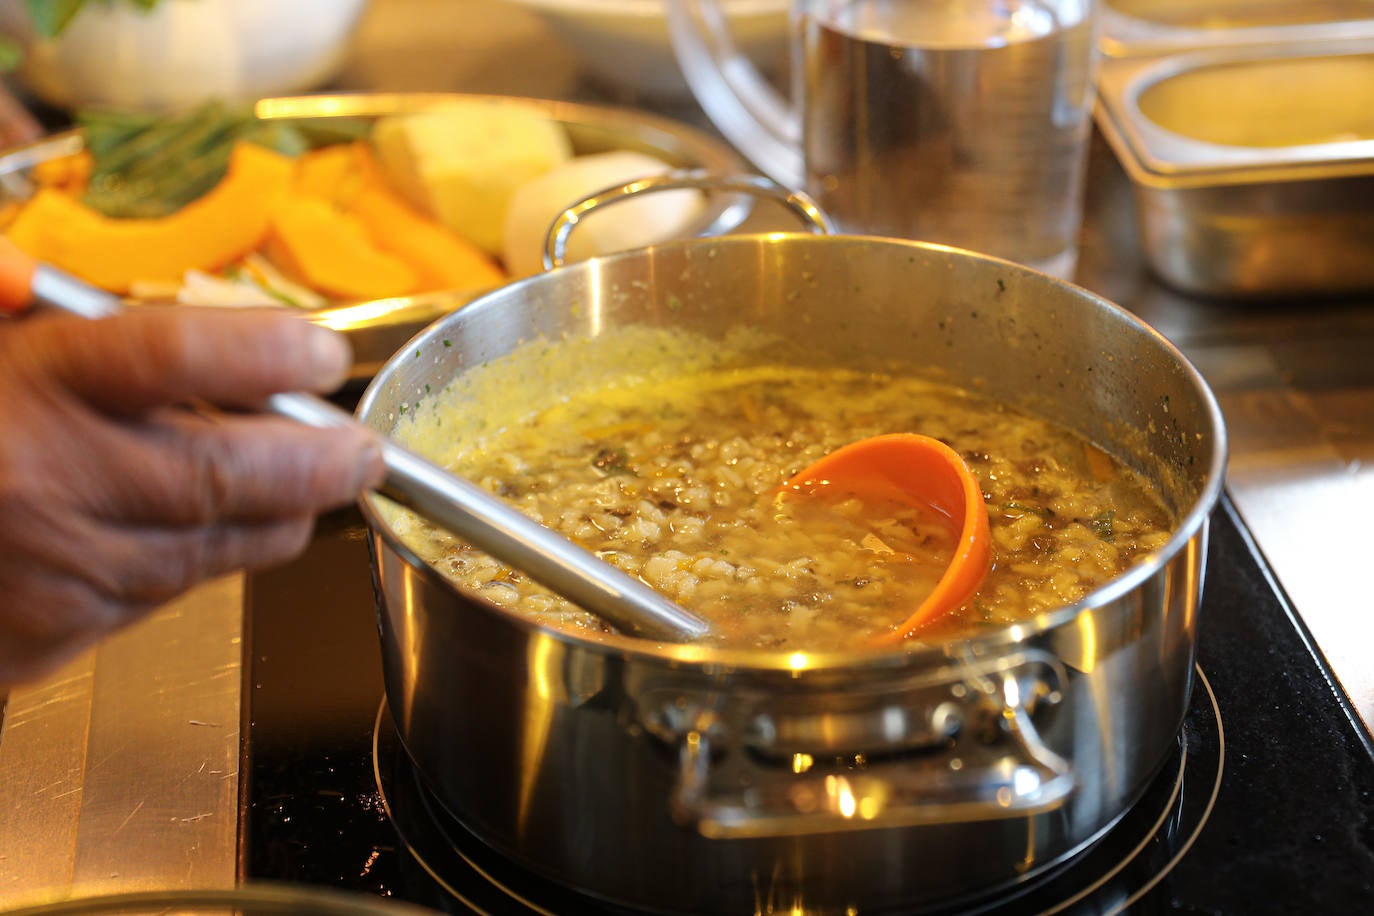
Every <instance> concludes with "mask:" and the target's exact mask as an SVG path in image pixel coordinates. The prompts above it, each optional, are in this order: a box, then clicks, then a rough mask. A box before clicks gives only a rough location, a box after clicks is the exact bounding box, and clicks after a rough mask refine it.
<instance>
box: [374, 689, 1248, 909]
mask: <svg viewBox="0 0 1374 916" xmlns="http://www.w3.org/2000/svg"><path fill="white" fill-rule="evenodd" d="M373 758H374V766H375V776H376V780H377V785H378V787H379V790H380V798H381V802H382V804H383V805H385V806H386V810H387V813H388V814H389V815H390V817H391V818H392V821H393V823H394V825H395V827H396V829H397V832H398V834H399V836H400V838H401V840H402V842H403V843H404V844H405V847H406V850H407V851H408V852H409V854H410V855H411V856H412V857H413V858H414V860H415V863H416V864H417V865H418V866H419V867H420V870H421V872H422V873H423V875H424V878H423V879H422V880H423V881H424V882H426V883H429V884H431V885H432V886H433V889H434V890H436V891H439V892H442V893H443V894H446V895H448V897H449V898H450V903H451V904H453V905H456V906H460V907H467V908H468V910H469V911H471V912H477V913H490V912H496V911H499V912H509V913H512V914H540V913H586V914H589V916H595V914H605V916H614V914H624V913H626V912H628V911H626V910H623V909H621V908H619V907H616V906H613V905H611V904H608V903H606V902H604V901H601V900H597V899H595V898H592V897H589V896H587V895H585V894H580V893H578V892H577V891H575V890H571V889H568V888H565V887H562V886H560V885H558V884H556V883H555V882H553V881H550V880H547V879H545V878H542V877H540V876H538V875H535V874H531V873H530V872H528V871H527V870H525V869H523V868H521V867H520V866H519V865H517V864H514V863H512V862H510V861H508V860H506V859H505V858H504V857H502V856H501V855H500V854H499V853H498V852H496V851H494V850H492V849H490V848H488V847H487V846H485V845H484V844H483V843H482V841H481V840H480V839H479V838H478V837H476V836H474V835H473V834H472V833H470V832H468V830H467V829H466V828H464V827H463V825H462V824H461V823H459V822H458V821H457V820H455V819H454V818H453V817H452V816H451V815H449V814H448V813H447V812H446V811H445V810H444V809H443V808H442V807H441V806H440V805H439V803H438V801H437V800H436V799H435V798H434V797H433V795H432V794H431V793H430V792H429V791H428V790H427V789H426V788H425V786H424V785H423V783H422V782H421V781H420V780H419V777H418V775H417V773H416V771H415V768H414V766H413V765H412V764H411V762H410V759H409V758H408V757H407V756H406V753H405V749H404V748H403V747H402V746H401V743H400V740H399V739H398V737H397V735H396V731H395V726H394V724H393V722H392V720H391V716H390V714H389V713H388V711H387V709H386V707H385V705H383V706H382V709H381V710H380V712H379V713H378V716H377V726H376V740H375V742H374V745H373ZM1224 761H1225V738H1224V735H1223V729H1222V726H1221V719H1220V713H1219V711H1218V709H1217V707H1216V697H1215V696H1214V695H1213V694H1212V690H1211V686H1210V685H1209V684H1208V683H1207V680H1206V677H1205V676H1201V675H1200V676H1199V688H1198V689H1197V690H1196V691H1195V692H1194V695H1193V701H1192V704H1191V707H1190V709H1189V712H1188V716H1187V719H1186V721H1185V724H1184V730H1183V732H1182V734H1180V736H1179V742H1178V748H1177V749H1176V751H1175V752H1174V753H1173V754H1172V755H1171V756H1170V757H1169V759H1168V760H1167V761H1166V762H1165V764H1164V765H1163V767H1162V768H1161V770H1160V773H1159V775H1158V776H1157V777H1156V778H1155V779H1154V781H1153V782H1152V783H1151V784H1150V786H1149V787H1148V788H1147V789H1146V791H1145V793H1144V795H1143V796H1142V797H1141V799H1140V800H1139V801H1138V802H1137V803H1136V804H1135V805H1133V806H1132V807H1131V809H1130V810H1129V811H1127V812H1126V814H1125V815H1124V816H1123V817H1122V818H1121V819H1120V821H1118V822H1117V823H1116V824H1115V825H1113V827H1112V828H1111V829H1110V830H1109V831H1108V832H1107V833H1106V835H1105V836H1104V837H1102V838H1100V839H1099V840H1098V841H1097V842H1095V843H1094V844H1093V845H1092V846H1091V847H1090V848H1089V849H1087V850H1085V851H1083V852H1081V853H1079V854H1078V855H1076V856H1073V857H1071V858H1070V859H1069V861H1067V862H1065V863H1062V864H1060V865H1059V866H1057V867H1055V868H1053V869H1052V870H1050V871H1049V872H1047V873H1046V874H1043V875H1041V876H1039V877H1037V878H1036V879H1034V880H1032V881H1030V882H1028V883H1027V884H1025V885H1024V886H1021V887H1018V888H1015V889H1013V890H1010V891H1005V892H1002V893H998V894H994V895H991V896H988V897H977V898H972V899H964V900H961V901H959V902H958V903H957V904H951V905H945V906H936V907H931V908H929V909H925V910H921V911H920V912H921V913H922V914H923V916H927V914H928V916H952V914H955V913H959V914H976V913H994V912H995V913H1007V914H1013V913H1016V914H1020V913H1026V914H1049V913H1065V914H1088V913H1104V912H1120V911H1123V910H1125V909H1126V908H1128V907H1131V906H1133V905H1135V904H1136V903H1138V902H1139V901H1141V900H1143V899H1144V898H1146V897H1147V896H1148V895H1149V894H1150V893H1151V892H1152V891H1153V890H1154V889H1155V887H1156V886H1157V885H1158V884H1159V882H1160V881H1161V880H1162V879H1163V878H1164V877H1165V876H1166V875H1167V874H1168V873H1169V871H1170V870H1171V869H1172V868H1173V867H1174V865H1175V864H1176V863H1177V862H1178V861H1179V860H1180V858H1181V857H1182V856H1183V855H1184V853H1186V852H1187V850H1188V847H1189V846H1191V845H1192V843H1193V841H1194V840H1195V839H1196V838H1197V836H1198V834H1199V832H1200V831H1201V830H1202V828H1203V825H1204V824H1206V822H1207V816H1208V814H1209V813H1210V812H1211V810H1212V805H1213V803H1214V801H1215V800H1216V793H1217V790H1218V788H1219V787H1220V785H1221V774H1222V769H1223V765H1224ZM665 910H667V911H671V910H672V907H671V906H665ZM799 910H800V911H802V912H806V913H809V914H810V913H815V914H819V913H820V912H821V911H820V910H815V909H812V908H810V907H806V906H805V902H804V901H788V904H787V905H786V906H783V905H782V904H780V903H777V902H773V901H768V900H766V899H765V900H764V901H761V904H760V906H759V907H758V912H759V913H775V912H777V913H782V912H787V913H796V912H798V911H799ZM849 912H852V910H851V911H849Z"/></svg>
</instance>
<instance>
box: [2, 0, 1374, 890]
mask: <svg viewBox="0 0 1374 916" xmlns="http://www.w3.org/2000/svg"><path fill="white" fill-rule="evenodd" d="M373 4H374V5H373V7H372V8H371V10H370V11H369V13H368V15H367V17H366V18H365V20H364V22H363V25H362V28H361V30H360V33H359V35H358V37H357V42H356V45H355V48H354V52H353V54H352V56H351V58H350V60H349V62H348V64H347V66H346V69H345V72H344V75H343V77H342V79H341V80H340V83H339V87H340V88H343V89H358V90H371V91H380V90H391V91H421V90H431V91H432V90H451V91H473V92H493V93H503V94H516V95H534V96H543V97H550V98H569V99H585V98H587V97H588V96H589V94H590V95H594V96H595V97H596V98H598V99H600V100H603V101H605V100H609V101H617V102H622V103H626V104H636V103H637V102H640V101H641V100H636V99H634V98H632V97H629V96H621V97H616V96H615V95H614V94H611V95H610V97H609V98H608V96H607V93H606V92H605V91H604V90H595V89H594V88H592V87H588V86H586V85H584V84H583V83H582V82H580V80H579V76H578V69H577V66H576V62H575V60H574V58H573V56H572V55H571V53H570V52H568V51H567V49H566V48H564V47H563V46H562V45H561V44H560V42H559V41H558V38H557V36H555V35H553V34H551V33H550V32H549V31H548V29H547V28H546V27H545V26H544V25H543V24H542V22H541V21H540V20H539V19H538V18H537V17H536V16H534V15H533V14H531V13H529V12H528V11H526V10H525V9H523V8H521V7H517V6H511V5H507V4H498V3H494V2H492V0H373ZM417 24H418V26H417ZM513 60H518V61H519V62H520V63H519V65H513V64H512V61H513ZM653 107H655V108H657V109H658V110H659V111H660V113H663V114H667V115H670V116H676V117H680V118H683V119H685V120H689V121H693V122H695V123H697V124H701V123H702V115H701V114H700V112H699V111H698V110H696V108H695V106H694V105H691V104H690V103H682V104H677V105H667V106H664V105H662V104H658V103H655V104H654V105H653ZM1134 211H1135V207H1134V202H1133V200H1132V193H1131V188H1130V184H1129V181H1128V180H1127V179H1126V177H1125V175H1124V173H1123V172H1122V171H1121V169H1120V167H1119V166H1118V165H1117V164H1116V162H1115V160H1114V159H1113V158H1112V154H1111V152H1110V151H1109V150H1108V149H1106V147H1105V144H1102V143H1100V142H1099V143H1097V144H1096V145H1095V147H1094V151H1093V158H1092V161H1091V163H1090V168H1089V196H1088V212H1087V219H1086V224H1085V229H1084V245H1083V250H1082V255H1081V260H1080V268H1079V275H1078V281H1079V282H1080V283H1081V284H1082V285H1083V286H1086V287H1088V288H1089V289H1092V290H1094V291H1095V292H1098V293H1100V294H1102V295H1104V296H1106V297H1107V298H1109V299H1111V300H1113V301H1115V302H1118V303H1120V304H1121V305H1123V306H1125V307H1127V308H1129V309H1131V310H1133V311H1135V312H1136V313H1137V314H1139V315H1140V316H1141V317H1142V318H1144V319H1145V320H1146V321H1147V322H1149V323H1151V324H1152V325H1154V326H1155V327H1156V328H1157V329H1158V330H1159V331H1160V332H1161V333H1163V334H1164V335H1166V336H1167V337H1169V338H1170V339H1171V340H1173V341H1174V342H1175V343H1176V344H1177V345H1179V346H1180V348H1181V349H1182V350H1183V351H1184V352H1185V353H1186V354H1187V355H1188V356H1189V357H1190V358H1191V359H1192V360H1193V361H1194V362H1195V363H1196V364H1197V365H1198V367H1199V368H1200V369H1201V370H1202V372H1203V374H1204V375H1205V376H1206V377H1207V378H1208V380H1209V381H1210V382H1211V384H1212V385H1213V387H1214V388H1215V389H1216V391H1217V393H1218V396H1219V397H1220V399H1221V402H1222V406H1223V409H1224V411H1225V413H1226V417H1227V422H1228V425H1229V429H1230V434H1231V443H1232V459H1231V466H1230V472H1229V473H1230V476H1229V481H1230V483H1229V489H1230V492H1231V494H1232V497H1233V499H1234V501H1235V503H1236V505H1237V507H1238V508H1239V510H1240V512H1241V514H1242V516H1243V517H1244V519H1245V521H1246V522H1247V524H1248V525H1249V527H1250V529H1251V530H1252V532H1253V533H1254V535H1255V538H1256V540H1257V542H1258V545H1259V547H1260V549H1261V550H1262V551H1263V552H1264V554H1265V556H1266V557H1267V559H1268V560H1269V562H1270V564H1271V566H1272V567H1273V569H1274V570H1275V572H1276V574H1277V577H1278V580H1279V583H1280V585H1281V586H1282V588H1283V589H1284V591H1285V592H1286V593H1287V594H1288V595H1289V597H1290V598H1291V600H1292V602H1293V604H1294V605H1295V607H1296V609H1297V611H1298V613H1299V614H1300V615H1301V617H1302V619H1303V621H1304V622H1305V623H1306V625H1307V627H1308V628H1309V629H1310V631H1311V634H1312V636H1313V638H1314V641H1315V643H1316V645H1317V646H1318V647H1319V648H1320V650H1321V651H1322V652H1323V653H1324V654H1325V655H1326V657H1327V659H1328V661H1329V662H1330V664H1331V667H1332V668H1333V670H1334V671H1335V673H1336V676H1337V678H1338V679H1339V681H1340V683H1341V685H1342V686H1343V688H1344V689H1345V690H1346V692H1347V693H1348V694H1349V695H1350V697H1351V698H1352V700H1353V701H1354V705H1355V707H1356V709H1357V710H1358V713H1359V716H1360V717H1361V718H1362V719H1363V722H1364V725H1365V727H1366V729H1367V730H1369V731H1371V732H1374V728H1371V725H1374V661H1371V660H1370V653H1369V650H1368V647H1369V646H1371V645H1374V613H1371V611H1374V599H1371V598H1370V593H1369V590H1368V588H1367V587H1366V586H1365V583H1364V581H1363V571H1362V564H1363V562H1366V558H1367V556H1368V555H1369V554H1370V553H1371V549H1370V548H1371V547H1374V537H1371V536H1370V535H1369V534H1368V533H1367V532H1366V531H1365V530H1364V529H1363V525H1362V523H1363V522H1364V520H1366V519H1368V518H1371V517H1374V468H1372V467H1371V461H1372V460H1374V293H1371V294H1370V295H1369V296H1367V297H1361V298H1353V299H1344V300H1337V301H1316V300H1302V301H1286V302H1273V303H1255V302H1247V303H1243V304H1242V303H1229V302H1220V301H1218V302H1206V301H1200V300H1197V299H1191V298H1188V297H1185V296H1182V295H1179V294H1177V293H1174V292H1172V291H1171V290H1169V289H1167V288H1166V287H1164V286H1162V285H1161V284H1159V283H1158V282H1156V281H1155V280H1154V279H1153V278H1152V277H1151V276H1150V275H1149V273H1148V271H1147V270H1146V268H1145V266H1144V263H1143V261H1142V259H1141V256H1140V251H1139V247H1138V244H1137V236H1136V224H1135V213H1134ZM782 228H790V226H784V227H782ZM242 597H243V583H242V578H241V577H229V578H226V579H222V580H218V581H216V582H214V583H211V584H209V585H207V586H205V587H203V588H200V589H197V590H195V591H194V592H192V593H191V594H190V595H188V596H187V597H186V598H185V599H183V600H181V601H178V602H175V603H174V604H173V605H171V606H169V607H168V608H167V609H165V610H164V611H162V612H160V613H158V614H156V615H154V616H153V617H152V618H151V619H149V620H148V621H146V622H145V623H143V624H141V625H139V626H138V627H136V628H134V629H132V630H130V631H128V632H126V633H123V634H120V635H118V636H117V637H115V638H114V639H112V640H109V641H107V642H106V643H105V644H103V645H101V646H100V647H98V648H97V649H94V650H92V651H91V652H89V653H87V654H86V655H84V656H82V657H81V658H79V659H77V660H75V661H73V662H72V663H71V664H70V665H68V666H67V667H65V668H64V669H63V670H62V671H61V672H60V673H59V674H58V675H57V676H55V677H53V678H51V679H49V680H47V681H44V682H41V683H39V684H35V685H31V686H26V687H24V688H23V689H20V690H16V691H15V692H14V694H13V695H12V696H11V697H10V699H9V704H8V707H7V709H6V711H5V716H4V722H3V731H0V906H4V905H6V904H10V903H13V902H15V901H17V900H21V899H33V898H34V897H35V895H37V896H38V897H43V896H50V895H52V894H62V893H68V892H71V891H73V890H76V891H79V892H81V893H90V892H93V891H96V890H104V891H113V890H151V889H161V888H166V889H186V888H195V887H199V888H207V887H224V886H230V885H232V884H233V882H234V881H235V880H236V873H235V842H236V835H235V824H236V815H237V810H238V809H237V805H238V801H237V799H238V791H239V773H238V766H237V765H238V759H239V758H238V753H239V747H238V739H239V732H240V728H241V723H240V722H239V710H240V702H241V691H242V670H241V659H240V652H241V635H242V627H243V604H242ZM1280 683H1281V680H1280V679H1278V678H1276V679H1275V684H1276V689H1279V687H1278V686H1277V685H1279V684H1280ZM135 853H136V854H135Z"/></svg>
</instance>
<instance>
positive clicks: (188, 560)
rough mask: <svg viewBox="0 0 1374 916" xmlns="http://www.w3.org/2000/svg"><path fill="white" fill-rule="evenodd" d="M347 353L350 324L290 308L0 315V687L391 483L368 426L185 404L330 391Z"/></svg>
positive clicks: (244, 402)
mask: <svg viewBox="0 0 1374 916" xmlns="http://www.w3.org/2000/svg"><path fill="white" fill-rule="evenodd" d="M348 364H349V352H348V346H347V343H346V341H344V340H343V339H342V338H341V337H340V336H339V335H337V334H336V333H334V332H333V331H329V330H327V329H324V328H321V327H317V326H314V325H312V324H310V323H309V322H306V321H302V320H301V319H300V318H299V317H296V316H293V315H291V314H289V313H285V312H271V311H256V310H254V311H245V310H238V309H232V310H229V309H226V310H217V309H194V308H188V307H170V308H146V307H141V308H138V309H134V310H131V311H129V312H127V313H124V314H122V315H118V316H115V317H111V318H105V319H100V320H98V321H87V320H84V319H77V318H69V317H65V316H48V315H36V316H34V317H32V318H28V319H25V320H23V321H3V320H0V595H3V596H4V597H3V600H0V685H2V684H4V683H13V682H16V681H19V680H25V679H29V678H32V677H35V676H37V675H39V674H41V673H44V672H46V671H49V670H51V669H52V668H54V667H56V666H57V665H58V664H60V663H61V662H62V661H63V660H65V659H66V658H68V657H70V656H71V655H72V654H74V653H75V652H76V651H78V650H79V649H81V648H83V647H84V646H86V645H88V644H90V643H91V642H93V641H95V640H96V639H98V638H99V637H101V636H103V635H104V634H107V633H109V632H110V631H112V630H114V629H116V628H118V627H120V626H122V625H124V624H126V623H128V622H130V621H132V620H135V619H136V618H138V617H139V616H140V615H142V614H144V613H146V612H147V611H149V610H151V609H153V608H155V607H157V606H158V605H160V604H162V603H164V602H166V601H167V600H169V599H171V598H172V597H174V596H176V595H177V594H179V593H181V592H182V591H184V590H186V589H187V588H189V587H191V586H192V585H194V584H196V583H197V582H199V581H201V580H203V579H206V578H209V577H212V576H215V575H219V574H221V573H225V572H229V571H231V570H234V569H238V568H256V567H261V566H265V565H271V564H273V563H277V562H280V561H284V560H286V559H289V558H290V557H292V556H294V555H295V554H296V553H298V552H299V551H300V550H301V549H302V548H303V547H304V545H305V543H306V541H307V540H308V538H309V536H310V532H311V528H312V524H313V520H314V517H315V515H316V513H318V512H320V511H323V510H325V509H329V508H333V507H337V506H341V505H344V504H346V503H348V502H350V501H351V500H353V499H354V498H356V497H357V496H358V495H359V494H360V493H361V492H363V491H364V490H366V489H369V488H373V487H376V486H377V485H379V484H380V482H381V480H382V477H383V474H384V468H383V463H382V457H381V449H380V443H379V441H378V440H377V439H376V437H375V436H374V435H372V434H370V433H368V432H367V431H365V430H361V429H331V430H321V429H313V428H309V427H306V426H303V425H299V424H295V423H292V422H290V421H287V420H282V419H279V418H275V417H268V416H255V415H250V414H245V413H237V414H235V413H226V414H224V415H222V416H217V417H215V418H214V419H210V418H207V417H205V416H202V415H198V414H195V413H193V412H191V411H189V410H186V409H184V405H186V404H187V403H188V402H193V401H199V402H209V403H212V404H216V405H219V406H223V407H229V408H249V409H251V408H252V407H253V406H254V405H255V404H257V403H259V402H261V400H262V399H264V398H265V397H266V396H267V395H269V394H273V393H276V392H279V391H288V390H307V391H317V392H325V391H329V390H332V389H333V388H335V387H337V385H338V384H340V383H341V382H342V381H343V379H344V375H345V372H346V371H347V367H348Z"/></svg>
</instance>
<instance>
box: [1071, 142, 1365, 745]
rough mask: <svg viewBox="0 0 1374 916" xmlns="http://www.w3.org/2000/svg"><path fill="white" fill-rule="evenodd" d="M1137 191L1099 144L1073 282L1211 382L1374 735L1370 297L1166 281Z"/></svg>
mask: <svg viewBox="0 0 1374 916" xmlns="http://www.w3.org/2000/svg"><path fill="white" fill-rule="evenodd" d="M1134 198H1135V188H1134V187H1133V185H1132V182H1131V180H1130V176H1129V175H1128V174H1127V172H1126V171H1125V169H1124V168H1123V167H1122V165H1121V164H1120V163H1119V162H1118V161H1117V159H1116V157H1115V156H1114V155H1113V152H1112V150H1111V148H1110V147H1109V146H1108V145H1107V144H1106V143H1105V142H1099V143H1097V144H1096V145H1095V148H1094V152H1093V156H1092V159H1091V161H1090V165H1089V195H1088V213H1087V214H1086V216H1085V226H1086V227H1087V232H1086V237H1085V239H1084V244H1083V248H1082V251H1083V255H1082V258H1081V260H1080V264H1079V276H1078V282H1079V283H1081V284H1082V285H1084V286H1086V287H1088V288H1089V289H1092V290H1094V291H1095V292H1098V293H1100V294H1101V295H1104V296H1106V297H1107V298H1109V299H1111V300H1113V301H1115V302H1118V303H1120V304H1122V305H1124V306H1126V307H1127V308H1129V309H1131V310H1132V311H1133V312H1135V313H1136V314H1137V315H1139V316H1140V317H1141V318H1143V319H1144V320H1145V321H1147V322H1149V323H1150V324H1151V325H1152V326H1153V327H1155V328H1156V329H1157V330H1159V331H1160V333H1162V334H1164V335H1165V336H1166V337H1168V338H1169V339H1170V340H1172V341H1173V342H1174V343H1175V344H1176V345H1177V346H1178V347H1179V348H1180V349H1182V350H1183V352H1184V353H1185V354H1186V355H1187V356H1188V357H1189V358H1190V359H1191V360H1192V361H1193V363H1194V364H1195V365H1196V366H1197V367H1198V370H1199V371H1200V372H1202V374H1203V376H1204V377H1205V378H1206V379H1207V380H1208V382H1209V384H1211V386H1212V389H1213V391H1214V392H1215V393H1216V395H1217V399H1218V400H1219V402H1220V403H1221V405H1222V411H1223V413H1224V414H1225V416H1226V422H1227V431H1228V433H1229V435H1230V446H1231V459H1230V467H1229V470H1228V476H1227V489H1228V491H1229V492H1230V494H1231V497H1232V500H1233V502H1234V503H1235V505H1236V507H1237V510H1238V511H1239V512H1240V515H1241V517H1242V519H1243V520H1244V522H1245V524H1246V526H1247V527H1248V528H1249V530H1250V533H1251V534H1252V535H1253V537H1254V539H1255V541H1256V544H1257V546H1258V548H1259V550H1260V552H1261V553H1262V554H1263V555H1264V557H1265V560H1266V561H1267V563H1268V564H1269V566H1270V568H1271V569H1272V571H1273V573H1274V575H1275V577H1276V579H1277V584H1278V586H1279V587H1280V588H1281V589H1282V591H1283V592H1284V594H1285V595H1286V597H1287V598H1288V600H1289V601H1290V602H1291V604H1292V606H1293V608H1294V611H1295V613H1296V615H1297V616H1298V617H1299V618H1300V619H1301V621H1302V623H1303V624H1304V625H1305V626H1306V628H1307V630H1308V631H1309V633H1310V634H1311V637H1312V642H1313V644H1314V646H1315V649H1316V651H1317V653H1318V654H1319V655H1321V656H1323V657H1324V658H1325V660H1326V662H1327V663H1328V664H1329V665H1330V667H1331V669H1332V672H1333V674H1334V676H1335V679H1336V681H1337V683H1338V685H1339V687H1340V688H1341V689H1343V690H1344V692H1345V693H1346V695H1347V696H1348V697H1349V698H1350V701H1351V705H1352V706H1353V707H1354V710H1355V713H1356V715H1357V717H1358V718H1359V720H1360V725H1361V726H1362V727H1363V728H1364V730H1365V732H1366V734H1367V735H1369V736H1374V663H1371V661H1370V656H1369V653H1368V651H1367V650H1368V646H1370V645H1371V642H1370V639H1371V632H1370V627H1371V621H1374V593H1371V590H1370V589H1369V586H1368V582H1367V579H1368V573H1367V567H1368V563H1369V557H1370V556H1371V553H1374V535H1371V534H1370V532H1369V527H1368V520H1369V519H1370V518H1374V483H1372V482H1371V480H1372V479H1374V297H1371V296H1370V295H1369V294H1368V293H1360V294H1352V295H1346V296H1312V295H1294V296H1290V297H1287V298H1280V299H1275V300H1272V301H1268V302H1263V303H1260V302H1245V303H1242V302H1237V301H1234V300H1226V299H1210V298H1200V297H1197V296H1192V295H1189V294H1187V293H1186V292H1183V291H1180V290H1179V289H1178V288H1176V287H1171V286H1169V285H1165V284H1161V283H1159V282H1157V281H1156V280H1155V279H1154V278H1153V277H1151V275H1150V274H1151V272H1152V271H1151V263H1150V261H1149V259H1148V256H1147V254H1146V252H1145V249H1144V246H1143V245H1142V244H1141V243H1140V239H1139V232H1140V223H1139V221H1138V220H1137V219H1135V218H1134V217H1135V210H1136V203H1137V201H1136V200H1135V199H1134ZM1275 676H1276V677H1281V676H1282V672H1275Z"/></svg>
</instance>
